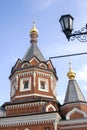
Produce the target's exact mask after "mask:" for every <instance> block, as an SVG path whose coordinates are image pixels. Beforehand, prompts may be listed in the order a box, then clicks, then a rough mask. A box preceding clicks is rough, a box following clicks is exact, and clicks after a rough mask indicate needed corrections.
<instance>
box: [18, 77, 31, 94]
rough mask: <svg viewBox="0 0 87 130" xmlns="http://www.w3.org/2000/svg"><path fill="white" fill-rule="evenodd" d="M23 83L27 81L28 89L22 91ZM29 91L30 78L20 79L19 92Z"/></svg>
mask: <svg viewBox="0 0 87 130" xmlns="http://www.w3.org/2000/svg"><path fill="white" fill-rule="evenodd" d="M24 81H28V88H26V89H24V84H23V82H24ZM28 90H31V77H28V78H21V79H20V92H23V91H28Z"/></svg>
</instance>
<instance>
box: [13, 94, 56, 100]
mask: <svg viewBox="0 0 87 130" xmlns="http://www.w3.org/2000/svg"><path fill="white" fill-rule="evenodd" d="M31 96H40V97H44V96H45V97H47V98H52V99H53V98H54V97H53V96H48V95H43V94H37V93H34V94H26V95H19V96H15V99H16V98H21V97H31Z"/></svg>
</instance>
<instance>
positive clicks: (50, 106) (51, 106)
mask: <svg viewBox="0 0 87 130" xmlns="http://www.w3.org/2000/svg"><path fill="white" fill-rule="evenodd" d="M49 108H52V109H53V110H54V111H56V108H55V107H54V106H53V105H52V104H50V105H48V106H47V107H46V111H47V112H48V109H49Z"/></svg>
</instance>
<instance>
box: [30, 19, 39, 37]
mask: <svg viewBox="0 0 87 130" xmlns="http://www.w3.org/2000/svg"><path fill="white" fill-rule="evenodd" d="M30 34H37V35H38V30H37V28H36V26H35V21H33V27H32V28H31V30H30Z"/></svg>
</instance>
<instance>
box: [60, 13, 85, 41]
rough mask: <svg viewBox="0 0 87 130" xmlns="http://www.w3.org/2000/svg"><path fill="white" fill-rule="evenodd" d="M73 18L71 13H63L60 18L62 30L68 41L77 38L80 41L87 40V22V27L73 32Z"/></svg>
mask: <svg viewBox="0 0 87 130" xmlns="http://www.w3.org/2000/svg"><path fill="white" fill-rule="evenodd" d="M73 20H74V18H73V17H72V16H71V15H70V14H67V15H62V16H61V18H60V20H59V22H60V24H61V27H62V31H63V32H64V34H65V35H66V37H67V39H68V41H69V40H74V39H75V38H77V39H78V40H79V41H80V42H87V24H86V27H83V28H82V29H81V30H78V31H74V32H73V33H72V30H73Z"/></svg>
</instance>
